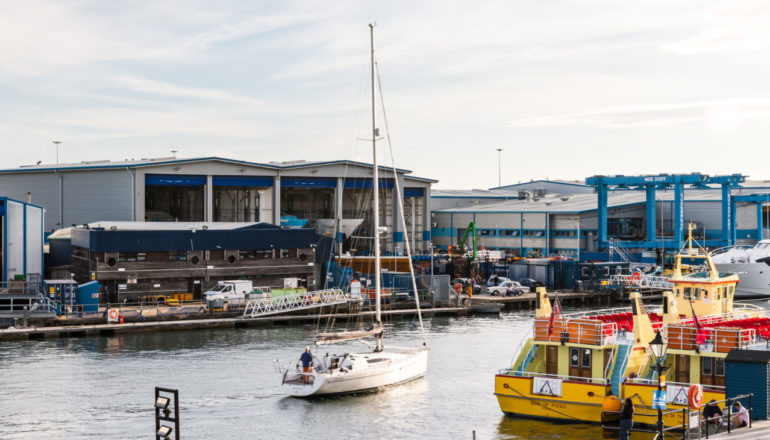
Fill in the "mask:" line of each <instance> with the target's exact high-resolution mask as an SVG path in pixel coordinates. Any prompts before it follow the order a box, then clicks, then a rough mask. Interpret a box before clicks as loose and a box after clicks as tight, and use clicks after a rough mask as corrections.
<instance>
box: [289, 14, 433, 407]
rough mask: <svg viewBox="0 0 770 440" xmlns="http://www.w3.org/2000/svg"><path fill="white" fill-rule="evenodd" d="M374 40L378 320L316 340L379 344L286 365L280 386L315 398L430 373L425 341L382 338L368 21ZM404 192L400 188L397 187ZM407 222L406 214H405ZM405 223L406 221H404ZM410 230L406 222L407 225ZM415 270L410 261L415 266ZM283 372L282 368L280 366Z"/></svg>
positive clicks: (377, 232) (376, 204) (376, 222)
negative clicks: (394, 343) (391, 342)
mask: <svg viewBox="0 0 770 440" xmlns="http://www.w3.org/2000/svg"><path fill="white" fill-rule="evenodd" d="M369 30H370V42H371V66H372V67H371V68H372V154H373V157H374V163H373V174H374V175H373V182H374V185H373V189H374V197H373V199H374V200H373V204H372V205H373V206H372V209H373V212H374V215H373V216H372V217H373V218H374V237H375V239H374V257H375V258H374V268H375V269H374V270H375V272H374V275H375V276H374V279H375V322H374V323H373V325H372V326H371V327H369V328H367V329H364V330H359V331H346V332H339V333H321V334H319V335H317V340H316V345H323V344H331V343H336V342H342V341H350V340H356V339H364V338H374V339H375V341H376V343H375V344H372V345H373V350H371V351H368V352H363V353H345V354H342V355H335V354H332V355H329V354H327V355H326V356H324V357H320V358H319V357H313V368H312V370H311V371H310V372H304V371H303V370H302V369H301V368H300V365H301V363H299V362H297V364H296V367H295V368H293V369H292V368H287V369H284V370H283V371H282V379H281V387H282V389H283V390H284V391H285V392H286V394H288V395H290V396H294V397H311V396H322V395H333V394H347V393H358V392H363V391H371V390H377V389H379V388H383V387H387V386H391V385H396V384H400V383H404V382H409V381H412V380H415V379H418V378H421V377H423V376H424V375H425V371H426V370H427V367H428V348H427V346H426V344H425V342H423V344H422V345H421V346H417V347H385V346H384V345H383V342H382V335H383V327H382V312H381V306H380V296H381V291H382V289H381V275H382V274H381V261H380V233H381V232H382V231H381V230H380V218H379V212H380V207H379V203H380V201H379V191H378V190H377V188H378V185H377V183H376V182H378V180H379V167H378V165H377V136H378V130H377V127H376V113H375V88H374V86H375V82H374V78H375V64H374V26H373V25H372V24H370V25H369ZM396 191H397V192H398V193H399V194H400V191H401V190H400V189H399V188H398V187H396ZM399 203H400V197H399ZM401 221H402V224H404V223H405V222H404V219H403V213H402V218H401ZM404 226H405V225H404ZM404 231H406V227H404ZM405 242H406V249H407V255H408V256H409V257H410V258H411V249H410V248H409V240H408V239H407V240H405ZM410 270H411V265H410ZM412 285H413V287H414V288H415V289H414V290H415V305H416V307H417V313H418V316H419V317H420V326H422V318H421V316H420V315H419V313H420V309H419V304H420V301H419V298H418V296H417V289H416V283H415V282H414V273H412ZM279 371H280V370H279Z"/></svg>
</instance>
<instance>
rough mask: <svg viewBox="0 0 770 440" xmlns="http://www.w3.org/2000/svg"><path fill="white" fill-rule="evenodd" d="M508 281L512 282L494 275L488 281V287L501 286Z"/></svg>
mask: <svg viewBox="0 0 770 440" xmlns="http://www.w3.org/2000/svg"><path fill="white" fill-rule="evenodd" d="M506 281H511V280H510V279H509V278H506V277H495V276H494V275H492V276H491V277H489V279H488V280H487V287H492V286H499V285H500V284H502V283H504V282H506Z"/></svg>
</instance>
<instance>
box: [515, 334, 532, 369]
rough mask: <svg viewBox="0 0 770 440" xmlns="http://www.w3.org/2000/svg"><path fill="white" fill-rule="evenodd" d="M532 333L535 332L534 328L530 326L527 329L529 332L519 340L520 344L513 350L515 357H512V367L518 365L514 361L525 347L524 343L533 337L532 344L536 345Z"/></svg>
mask: <svg viewBox="0 0 770 440" xmlns="http://www.w3.org/2000/svg"><path fill="white" fill-rule="evenodd" d="M532 333H533V329H532V327H530V328H529V330H527V333H525V334H524V337H523V338H521V340H520V341H519V345H518V346H516V350H514V352H513V353H514V354H513V359H511V369H513V368H514V367H516V365H515V364H514V362H516V359H517V358H518V357H519V355H520V354H521V351H522V350H523V349H524V344H525V343H526V342H527V341H529V340H530V339H532V345H533V346H534V345H535V339H534V338H533V337H532V336H533V334H532Z"/></svg>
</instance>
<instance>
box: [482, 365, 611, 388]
mask: <svg viewBox="0 0 770 440" xmlns="http://www.w3.org/2000/svg"><path fill="white" fill-rule="evenodd" d="M497 374H499V375H504V376H514V377H544V378H547V379H561V380H566V381H570V382H587V383H595V384H598V385H606V384H607V380H606V379H597V378H595V377H582V376H566V375H563V374H543V373H535V372H531V371H516V370H514V369H511V368H503V369H501V370H498V371H497Z"/></svg>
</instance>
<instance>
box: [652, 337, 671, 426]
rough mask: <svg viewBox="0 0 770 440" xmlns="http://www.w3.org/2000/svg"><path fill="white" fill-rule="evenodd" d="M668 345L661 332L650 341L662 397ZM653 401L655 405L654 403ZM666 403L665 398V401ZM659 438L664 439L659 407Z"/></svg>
mask: <svg viewBox="0 0 770 440" xmlns="http://www.w3.org/2000/svg"><path fill="white" fill-rule="evenodd" d="M666 348H667V346H666V343H665V342H664V341H663V337H662V336H661V335H660V330H658V331H656V332H655V338H654V339H653V340H652V341H650V349H652V354H653V356H655V365H653V370H654V371H656V372H657V373H658V395H659V396H660V395H661V394H662V392H663V387H662V384H661V377H662V375H663V373H664V372H665V371H666V370H668V367H667V366H665V365H663V361H665V359H666ZM654 400H655V399H653V403H654ZM663 400H664V401H665V398H664V399H663ZM657 409H658V436H657V437H656V438H658V439H662V438H663V409H662V408H661V407H660V406H658V408H657Z"/></svg>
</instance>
